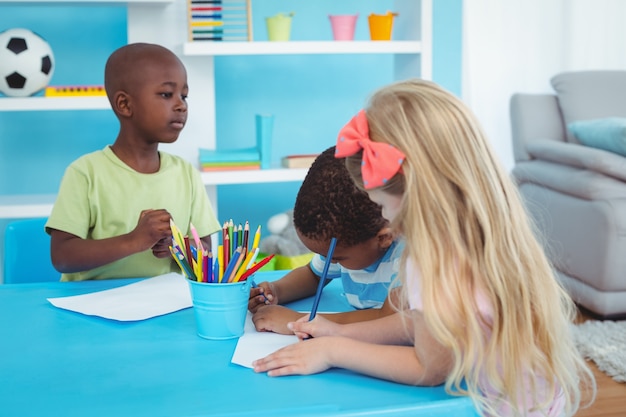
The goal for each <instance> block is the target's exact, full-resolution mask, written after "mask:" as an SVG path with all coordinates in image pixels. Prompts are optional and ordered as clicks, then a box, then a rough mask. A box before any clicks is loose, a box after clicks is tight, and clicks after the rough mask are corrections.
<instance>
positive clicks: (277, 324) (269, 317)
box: [252, 305, 308, 334]
mask: <svg viewBox="0 0 626 417" xmlns="http://www.w3.org/2000/svg"><path fill="white" fill-rule="evenodd" d="M302 316H303V314H302V313H298V312H297V311H293V310H291V309H289V308H287V307H283V306H274V305H269V306H261V307H259V308H258V309H257V310H256V312H255V313H254V315H253V316H252V322H253V323H254V327H255V328H256V329H257V331H259V332H274V333H280V334H293V331H292V330H291V329H289V328H288V327H287V324H288V323H289V322H292V321H296V320H298V319H299V318H301V317H302ZM305 316H306V317H307V318H308V315H305Z"/></svg>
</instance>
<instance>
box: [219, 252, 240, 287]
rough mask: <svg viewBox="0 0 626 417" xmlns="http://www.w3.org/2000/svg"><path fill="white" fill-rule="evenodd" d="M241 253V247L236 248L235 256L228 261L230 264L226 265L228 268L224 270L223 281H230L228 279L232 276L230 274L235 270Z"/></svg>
mask: <svg viewBox="0 0 626 417" xmlns="http://www.w3.org/2000/svg"><path fill="white" fill-rule="evenodd" d="M240 255H241V248H237V249H235V252H234V253H233V257H232V259H231V260H230V261H229V262H228V266H227V267H226V270H225V271H224V276H223V277H222V281H221V282H228V279H229V278H230V274H231V273H232V272H233V269H234V268H235V265H236V264H237V262H238V261H239V257H240Z"/></svg>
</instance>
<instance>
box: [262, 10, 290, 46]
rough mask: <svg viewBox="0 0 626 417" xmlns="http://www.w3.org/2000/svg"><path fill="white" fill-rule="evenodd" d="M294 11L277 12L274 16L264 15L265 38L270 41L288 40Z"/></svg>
mask: <svg viewBox="0 0 626 417" xmlns="http://www.w3.org/2000/svg"><path fill="white" fill-rule="evenodd" d="M293 15H294V13H293V12H292V13H289V14H284V13H278V14H277V15H275V16H271V17H266V18H265V23H266V25H267V38H268V39H269V40H270V41H288V40H289V38H290V37H291V18H292V17H293Z"/></svg>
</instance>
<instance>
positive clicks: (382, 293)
mask: <svg viewBox="0 0 626 417" xmlns="http://www.w3.org/2000/svg"><path fill="white" fill-rule="evenodd" d="M403 247H404V245H403V244H401V243H398V241H394V242H393V243H392V244H391V246H389V248H388V249H387V251H386V252H385V253H384V255H383V256H382V257H381V258H380V259H378V260H377V261H376V262H374V263H373V264H372V265H370V266H368V267H367V268H364V269H359V270H354V269H347V268H344V267H343V266H341V265H340V264H338V263H335V264H330V267H329V268H328V275H327V279H335V278H341V283H342V284H343V290H344V293H345V296H346V298H347V299H348V302H349V303H350V305H352V306H353V307H354V308H358V309H363V308H380V307H381V306H382V305H383V303H384V302H385V299H386V298H387V294H388V293H389V287H390V286H391V282H392V281H393V279H394V278H395V277H396V275H397V274H398V263H399V261H400V255H401V254H402V248H403ZM325 263H326V258H325V257H324V256H321V255H317V254H316V255H314V256H313V259H311V263H310V266H311V270H312V271H313V273H315V275H317V276H321V275H322V271H323V270H324V264H325Z"/></svg>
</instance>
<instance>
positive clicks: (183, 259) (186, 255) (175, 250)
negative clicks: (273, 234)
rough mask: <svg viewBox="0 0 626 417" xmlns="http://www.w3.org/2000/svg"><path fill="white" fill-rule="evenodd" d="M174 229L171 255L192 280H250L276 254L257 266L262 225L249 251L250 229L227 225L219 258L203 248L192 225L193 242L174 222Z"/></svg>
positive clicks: (220, 246)
mask: <svg viewBox="0 0 626 417" xmlns="http://www.w3.org/2000/svg"><path fill="white" fill-rule="evenodd" d="M170 227H171V229H172V246H170V253H171V254H172V257H173V258H174V260H175V261H176V263H177V264H178V266H179V267H180V269H181V271H182V273H183V274H184V275H185V276H186V277H187V278H189V279H190V280H193V281H197V282H207V283H230V282H239V281H244V280H246V279H248V277H249V276H250V275H252V274H254V273H255V272H256V271H258V270H259V269H261V268H262V267H263V266H264V265H266V264H267V263H268V262H269V261H270V260H271V259H272V258H273V257H274V255H270V256H267V257H266V258H264V259H262V260H261V261H259V262H257V263H255V261H256V258H257V256H258V254H259V241H260V239H261V226H259V227H258V228H257V231H256V233H255V236H254V240H253V242H252V247H251V248H250V249H249V242H248V241H249V234H250V226H249V223H248V222H246V226H245V228H244V227H242V226H241V224H240V225H239V227H238V228H235V226H234V223H233V221H232V220H230V222H226V223H224V226H223V229H222V244H221V245H219V246H218V248H217V257H215V258H214V257H213V254H212V252H211V251H207V250H205V249H204V248H203V246H202V241H201V240H200V237H199V236H198V233H197V232H196V229H195V227H194V226H193V224H190V225H189V230H190V231H191V234H192V237H193V242H194V243H195V246H194V245H192V244H191V241H190V239H189V237H188V236H184V235H183V234H182V232H181V231H180V229H179V228H178V227H177V226H176V225H175V224H174V222H173V221H172V220H170Z"/></svg>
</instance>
